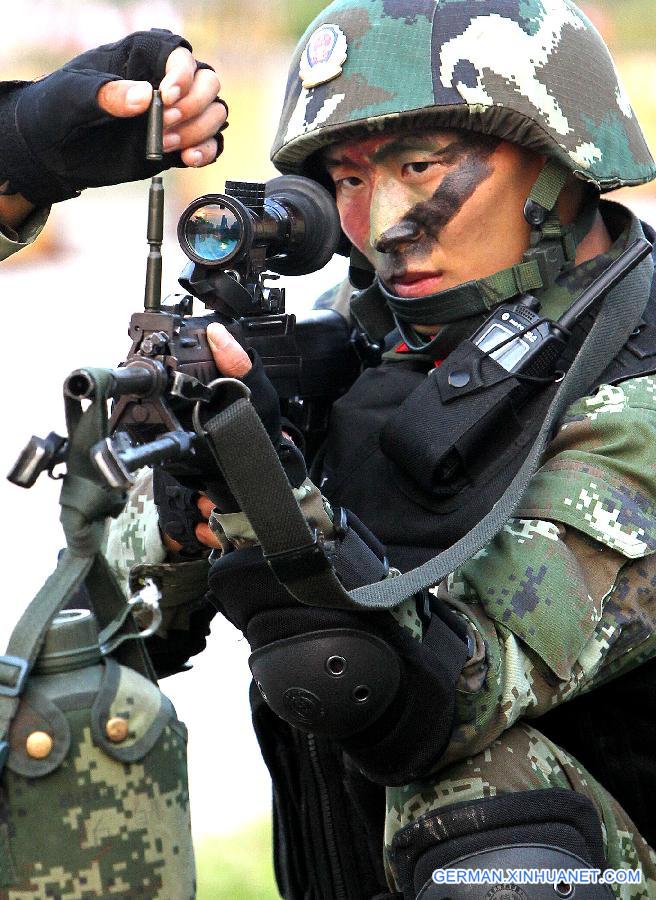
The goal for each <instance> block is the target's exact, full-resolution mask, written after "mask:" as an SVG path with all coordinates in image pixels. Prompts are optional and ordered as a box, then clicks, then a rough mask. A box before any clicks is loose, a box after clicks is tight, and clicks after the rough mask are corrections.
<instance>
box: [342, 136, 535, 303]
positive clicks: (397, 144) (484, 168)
mask: <svg viewBox="0 0 656 900" xmlns="http://www.w3.org/2000/svg"><path fill="white" fill-rule="evenodd" d="M324 164H325V166H326V168H327V170H328V172H329V173H330V176H331V177H332V179H333V181H334V183H335V195H336V199H337V206H338V209H339V212H340V217H341V222H342V228H343V230H344V232H345V234H346V235H347V237H348V238H349V239H350V240H351V242H352V243H353V245H354V246H355V247H356V248H357V249H358V250H360V252H362V253H363V254H364V256H365V257H366V258H367V259H368V260H369V262H370V263H371V264H372V266H373V268H374V269H375V270H376V272H377V274H378V276H379V278H380V279H381V281H382V282H383V283H384V284H385V285H386V287H387V288H388V290H389V291H390V292H391V293H393V294H396V295H397V296H400V297H406V298H414V297H425V296H428V295H432V294H434V293H437V292H440V291H443V290H448V289H450V288H454V287H457V286H458V285H460V284H464V283H465V282H468V281H470V280H472V279H478V278H485V277H487V276H488V275H492V274H493V273H495V272H499V271H502V270H503V269H505V268H507V267H509V266H512V265H515V264H516V263H518V262H521V259H522V256H523V254H524V253H525V252H526V249H527V248H528V244H529V236H530V229H529V227H528V225H527V223H526V220H525V219H524V215H523V209H524V205H525V203H526V198H527V197H528V195H529V194H530V191H531V189H532V188H533V185H534V184H535V181H536V179H537V177H538V175H539V173H540V171H541V170H542V167H543V165H544V158H543V157H541V156H540V155H539V154H536V153H531V152H530V151H528V150H524V149H523V148H521V147H518V146H517V145H516V144H510V143H508V142H507V141H503V140H500V139H499V138H496V137H491V136H488V135H479V134H474V133H473V132H466V131H458V130H440V129H438V130H435V131H425V130H417V131H409V132H408V133H406V134H403V135H401V136H399V135H390V136H388V137H376V138H366V139H364V140H358V141H350V142H344V143H343V144H337V145H334V146H332V147H331V148H330V149H329V150H328V151H326V153H325V155H324Z"/></svg>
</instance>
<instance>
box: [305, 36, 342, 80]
mask: <svg viewBox="0 0 656 900" xmlns="http://www.w3.org/2000/svg"><path fill="white" fill-rule="evenodd" d="M347 51H348V45H347V42H346V35H345V34H344V32H343V31H342V29H341V28H340V27H339V25H322V26H321V27H320V28H317V30H316V31H315V32H313V34H312V35H311V36H310V40H309V41H308V42H307V46H306V47H305V50H304V51H303V55H302V56H301V65H300V77H301V82H302V84H303V87H304V88H306V89H307V88H313V87H317V85H319V84H325V83H326V82H327V81H332V80H333V78H337V76H338V75H341V74H342V65H343V64H344V63H345V62H346V56H347Z"/></svg>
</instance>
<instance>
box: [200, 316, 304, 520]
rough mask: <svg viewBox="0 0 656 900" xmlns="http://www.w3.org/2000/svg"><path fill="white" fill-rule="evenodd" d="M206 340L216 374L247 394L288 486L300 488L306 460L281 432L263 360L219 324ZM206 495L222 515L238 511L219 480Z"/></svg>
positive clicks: (277, 403) (275, 397)
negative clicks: (240, 384) (239, 384)
mask: <svg viewBox="0 0 656 900" xmlns="http://www.w3.org/2000/svg"><path fill="white" fill-rule="evenodd" d="M207 338H208V342H209V346H210V349H211V351H212V355H213V357H214V362H215V364H216V367H217V369H218V370H219V373H220V374H221V375H223V376H225V377H226V378H238V379H239V380H240V381H242V382H243V383H244V384H245V385H246V387H247V388H248V389H249V390H250V392H251V395H250V399H251V403H252V404H253V407H254V408H255V411H256V412H257V414H258V416H259V417H260V419H261V421H262V424H263V425H264V427H265V429H266V432H267V434H268V435H269V438H270V439H271V443H272V444H273V446H274V447H275V449H276V451H277V453H278V457H279V459H280V462H281V463H282V466H283V468H284V470H285V472H286V474H287V477H288V479H289V482H290V484H291V486H292V487H299V486H300V485H301V484H302V483H303V481H304V480H305V478H306V477H307V470H306V467H305V460H304V458H303V454H302V452H301V450H300V449H299V448H298V447H297V446H296V444H295V443H294V441H292V440H291V439H290V438H289V437H288V436H287V435H286V434H285V432H284V430H283V429H284V426H283V423H282V421H281V418H280V401H279V399H278V394H277V393H276V389H275V388H274V386H273V385H272V384H271V382H270V381H269V379H268V377H267V374H266V372H265V370H264V366H263V364H262V360H261V359H260V357H259V356H258V355H257V353H255V351H254V350H245V349H244V348H243V347H242V346H241V345H240V344H239V343H238V341H237V340H235V338H234V337H233V336H232V335H231V334H230V332H229V331H228V330H227V329H226V328H225V327H224V326H223V325H220V324H219V323H216V322H215V323H212V324H211V325H209V326H208V329H207ZM254 477H257V473H254ZM207 491H208V493H209V494H210V496H211V497H212V499H213V500H214V501H215V502H216V504H217V506H218V508H219V510H220V511H221V512H235V511H236V510H237V509H238V507H237V505H236V502H235V500H234V498H233V497H232V494H231V493H230V490H229V488H228V486H227V484H226V483H225V481H224V480H223V479H222V477H218V478H217V480H216V481H215V482H213V483H212V484H209V483H208V485H207Z"/></svg>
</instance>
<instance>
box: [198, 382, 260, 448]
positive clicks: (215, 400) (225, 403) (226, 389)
mask: <svg viewBox="0 0 656 900" xmlns="http://www.w3.org/2000/svg"><path fill="white" fill-rule="evenodd" d="M207 390H208V391H209V392H210V397H209V398H208V399H207V400H198V401H197V402H196V404H195V405H194V411H193V413H192V414H191V421H192V423H193V426H194V431H195V432H196V434H197V435H198V436H199V437H201V438H204V437H206V435H207V432H206V431H205V424H204V423H205V422H206V421H207V420H208V419H210V418H212V416H215V415H216V414H217V413H220V412H223V410H224V409H227V408H228V407H229V406H230V404H232V403H235V402H236V401H237V400H242V399H243V400H250V399H251V391H250V388H249V387H247V386H246V385H245V384H244V382H243V381H240V380H239V379H238V378H215V379H214V381H210V383H209V384H208V385H207ZM221 393H223V394H224V396H223V397H221V396H220V394H221ZM210 406H211V409H210ZM203 413H205V415H203Z"/></svg>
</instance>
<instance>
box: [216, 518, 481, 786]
mask: <svg viewBox="0 0 656 900" xmlns="http://www.w3.org/2000/svg"><path fill="white" fill-rule="evenodd" d="M351 539H353V535H351ZM360 549H361V548H360ZM372 554H373V555H374V556H375V555H376V554H375V553H373V551H372ZM370 562H371V560H370ZM378 566H379V568H378V573H379V575H378V580H381V579H382V577H384V576H383V573H384V570H385V566H384V564H383V562H382V561H380V560H379V561H378ZM356 568H359V566H358V567H352V570H351V571H355V569H356ZM337 571H338V572H339V569H338V570H337ZM209 583H210V589H211V591H212V593H213V595H214V599H215V602H216V603H217V605H218V607H219V609H220V610H221V611H222V612H223V614H224V615H225V616H226V617H227V618H228V619H230V621H232V622H233V624H234V625H236V626H237V627H238V628H239V629H240V630H241V631H242V632H243V633H244V634H245V635H246V637H247V639H248V641H249V643H250V645H251V649H252V651H253V653H252V655H251V658H250V666H251V670H252V673H253V677H254V680H255V682H256V684H257V687H258V689H259V691H260V693H261V694H262V696H263V698H264V700H265V701H266V703H267V704H268V705H269V706H270V707H271V709H272V710H273V711H274V712H275V713H276V714H277V715H278V716H279V717H280V718H282V719H284V720H285V721H286V722H288V723H289V724H290V725H293V726H294V727H295V728H298V729H299V730H302V731H306V732H312V733H315V734H321V735H326V736H327V737H329V738H332V739H333V740H335V741H336V742H337V743H339V744H340V746H341V747H342V748H343V749H344V750H345V751H346V752H347V753H348V754H349V755H350V756H351V757H352V758H353V759H354V761H355V762H356V764H357V765H358V766H359V767H360V768H361V769H362V771H364V772H365V774H366V775H367V776H368V777H369V778H370V779H371V780H373V781H375V782H378V783H380V784H388V785H393V784H405V783H407V782H408V781H410V780H412V779H413V778H416V777H419V776H420V775H421V774H423V773H425V772H426V771H428V770H429V769H430V768H431V767H432V766H433V765H434V764H435V761H436V759H437V758H439V754H440V752H441V750H442V749H443V748H444V746H445V745H446V744H447V743H448V740H449V737H450V734H451V729H452V723H453V712H454V703H455V685H456V682H457V679H458V676H459V675H460V672H461V670H462V667H463V665H464V663H465V661H466V659H467V644H466V641H465V640H464V639H463V635H462V633H461V631H459V627H458V625H457V624H456V617H455V616H453V615H452V614H451V613H450V612H449V611H448V610H446V608H445V609H444V610H443V611H442V613H441V612H440V611H439V610H438V611H437V612H435V613H434V614H433V616H432V620H431V623H430V626H429V628H428V629H427V632H426V634H425V635H424V639H423V641H418V640H417V639H416V638H414V637H413V636H411V635H410V633H409V632H408V631H407V630H405V629H403V628H401V627H400V626H399V624H398V623H397V621H396V620H395V619H394V617H393V616H391V615H390V614H389V613H387V612H361V611H359V610H357V611H349V610H336V609H322V608H321V607H314V606H312V607H310V606H303V605H302V604H300V603H298V602H297V601H296V600H295V598H294V597H293V596H292V595H291V594H290V593H289V592H288V591H287V590H286V588H284V587H283V586H282V585H281V584H280V582H278V581H277V579H276V578H275V576H274V575H273V573H272V571H271V569H270V568H269V566H268V565H267V564H266V562H265V560H264V558H263V556H262V552H261V548H260V547H249V548H246V549H244V550H239V551H235V552H232V553H228V554H226V555H224V556H223V557H222V558H221V559H219V560H218V561H217V562H216V563H215V564H214V566H213V567H212V571H211V573H210V579H209Z"/></svg>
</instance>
